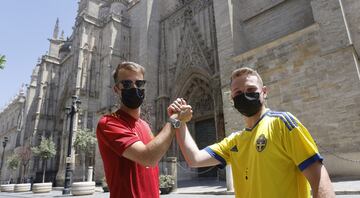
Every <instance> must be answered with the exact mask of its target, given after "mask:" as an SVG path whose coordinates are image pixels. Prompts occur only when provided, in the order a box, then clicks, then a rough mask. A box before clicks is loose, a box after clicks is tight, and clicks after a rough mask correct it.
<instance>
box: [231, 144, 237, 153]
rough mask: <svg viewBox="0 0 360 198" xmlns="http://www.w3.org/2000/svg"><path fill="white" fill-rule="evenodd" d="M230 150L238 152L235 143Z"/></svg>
mask: <svg viewBox="0 0 360 198" xmlns="http://www.w3.org/2000/svg"><path fill="white" fill-rule="evenodd" d="M230 151H232V152H238V149H237V147H236V145H235V146H234V147H232V148H231V149H230Z"/></svg>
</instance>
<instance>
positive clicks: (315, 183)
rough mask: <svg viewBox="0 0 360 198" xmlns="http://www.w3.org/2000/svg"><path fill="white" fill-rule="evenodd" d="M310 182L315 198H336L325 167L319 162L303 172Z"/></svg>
mask: <svg viewBox="0 0 360 198" xmlns="http://www.w3.org/2000/svg"><path fill="white" fill-rule="evenodd" d="M302 173H303V174H304V175H305V177H306V179H307V180H308V181H309V183H310V185H311V189H312V194H313V197H314V198H335V193H334V190H333V187H332V184H331V181H330V177H329V174H328V172H327V171H326V168H325V166H324V165H323V164H322V163H320V162H319V161H317V162H315V163H313V164H311V165H310V166H309V167H307V168H306V169H305V170H303V171H302Z"/></svg>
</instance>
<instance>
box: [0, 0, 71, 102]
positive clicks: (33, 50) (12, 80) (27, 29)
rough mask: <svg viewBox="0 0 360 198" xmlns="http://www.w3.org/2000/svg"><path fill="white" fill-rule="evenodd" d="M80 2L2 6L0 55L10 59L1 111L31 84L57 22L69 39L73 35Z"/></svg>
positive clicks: (31, 0)
mask: <svg viewBox="0 0 360 198" xmlns="http://www.w3.org/2000/svg"><path fill="white" fill-rule="evenodd" d="M77 2H78V1H77V0H8V1H1V6H0V54H3V55H5V56H6V59H7V63H6V65H5V69H4V70H0V93H1V94H0V109H2V108H3V107H4V106H5V104H6V103H8V102H9V101H10V100H11V99H12V98H13V97H14V96H15V95H16V94H17V93H18V92H19V89H20V87H21V85H22V84H28V83H29V82H30V76H31V73H32V70H33V68H34V67H35V65H36V63H37V60H38V58H39V57H41V56H42V55H43V54H45V53H46V51H48V50H49V41H48V39H49V38H51V37H52V34H53V30H54V26H55V22H56V19H57V18H59V20H60V33H59V35H60V34H61V30H64V32H65V38H66V36H70V35H71V33H72V27H73V26H74V24H75V17H76V13H77V8H78V3H77Z"/></svg>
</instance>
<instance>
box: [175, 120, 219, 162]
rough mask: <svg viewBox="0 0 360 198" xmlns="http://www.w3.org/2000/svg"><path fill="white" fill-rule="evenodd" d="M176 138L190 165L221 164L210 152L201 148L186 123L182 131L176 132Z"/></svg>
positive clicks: (182, 126) (181, 128)
mask: <svg viewBox="0 0 360 198" xmlns="http://www.w3.org/2000/svg"><path fill="white" fill-rule="evenodd" d="M204 132H205V131H204ZM176 140H177V142H178V144H179V146H180V149H181V152H182V154H183V155H184V157H185V160H186V162H187V163H188V164H189V166H190V167H205V166H214V165H218V164H220V162H219V161H218V160H216V159H215V158H213V157H211V156H210V154H209V153H208V152H206V151H205V150H199V147H198V146H197V145H196V143H195V141H194V139H193V138H192V137H191V134H190V132H189V130H188V128H187V126H186V124H185V123H183V124H182V125H181V127H180V131H179V132H178V133H176Z"/></svg>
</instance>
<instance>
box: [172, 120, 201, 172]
mask: <svg viewBox="0 0 360 198" xmlns="http://www.w3.org/2000/svg"><path fill="white" fill-rule="evenodd" d="M176 139H177V142H178V144H179V147H180V149H181V151H182V153H183V155H184V158H185V160H186V162H187V163H188V164H189V165H190V166H195V162H196V153H198V152H199V148H198V146H197V145H196V143H195V141H194V139H193V138H192V137H191V134H190V132H189V130H188V128H187V126H186V124H182V125H181V127H180V131H179V132H178V133H176Z"/></svg>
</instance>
